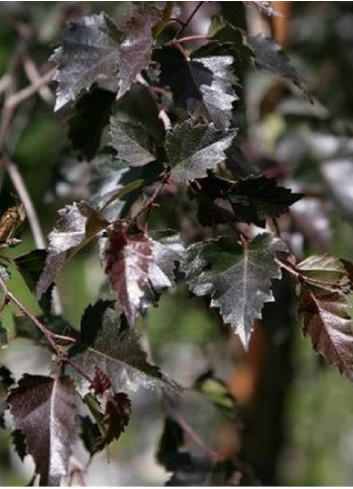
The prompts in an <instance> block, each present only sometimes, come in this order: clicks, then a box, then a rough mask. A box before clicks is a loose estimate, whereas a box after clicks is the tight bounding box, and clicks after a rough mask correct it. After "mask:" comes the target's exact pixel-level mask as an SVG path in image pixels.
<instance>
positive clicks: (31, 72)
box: [23, 56, 54, 105]
mask: <svg viewBox="0 0 353 489" xmlns="http://www.w3.org/2000/svg"><path fill="white" fill-rule="evenodd" d="M23 69H24V71H25V73H26V75H27V78H28V80H29V81H30V82H31V83H32V85H34V84H35V83H38V82H39V80H40V79H41V76H40V73H39V71H38V69H37V67H36V65H35V63H34V61H33V60H32V59H31V58H29V57H28V56H25V58H24V60H23ZM38 95H39V96H40V97H41V98H42V99H43V100H44V102H46V103H47V104H50V105H52V104H53V102H54V96H53V94H52V92H51V91H50V90H49V88H48V87H47V86H46V85H44V86H42V87H40V88H39V89H38Z"/></svg>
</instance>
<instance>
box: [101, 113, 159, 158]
mask: <svg viewBox="0 0 353 489" xmlns="http://www.w3.org/2000/svg"><path fill="white" fill-rule="evenodd" d="M110 135H111V141H112V146H113V148H114V149H115V150H116V151H117V153H118V154H117V156H118V158H119V159H121V160H123V161H126V162H127V163H128V164H129V165H131V166H143V165H146V164H147V163H149V162H151V161H153V160H155V159H156V156H155V150H154V148H153V142H152V140H151V138H150V136H148V134H147V132H146V131H145V129H144V128H143V126H141V125H136V124H132V123H131V122H123V121H119V120H118V119H115V118H112V119H111V122H110Z"/></svg>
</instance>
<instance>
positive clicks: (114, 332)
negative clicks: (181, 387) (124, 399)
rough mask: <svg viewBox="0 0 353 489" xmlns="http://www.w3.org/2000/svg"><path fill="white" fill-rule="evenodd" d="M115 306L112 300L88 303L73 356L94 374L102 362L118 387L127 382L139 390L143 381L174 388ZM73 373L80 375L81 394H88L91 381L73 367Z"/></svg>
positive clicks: (153, 386)
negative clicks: (150, 361) (91, 304)
mask: <svg viewBox="0 0 353 489" xmlns="http://www.w3.org/2000/svg"><path fill="white" fill-rule="evenodd" d="M112 307H113V305H112V303H111V302H109V301H105V302H104V301H99V302H97V303H96V304H95V305H94V306H88V307H87V309H86V311H85V313H84V315H83V317H82V320H81V337H80V343H79V345H77V346H74V347H73V348H72V349H71V350H70V355H71V356H72V358H73V360H74V361H75V362H76V363H78V364H79V365H80V366H81V367H82V368H83V369H84V371H85V372H86V373H87V375H89V376H90V377H91V378H94V375H95V370H96V366H99V368H100V369H101V370H102V371H103V372H104V373H105V374H106V375H107V376H108V377H109V379H110V381H111V382H112V386H113V389H114V390H115V391H120V390H121V389H123V388H124V386H126V387H128V388H130V389H133V390H136V388H137V387H138V386H140V385H141V386H144V387H146V388H157V387H162V388H166V389H170V388H172V387H173V384H171V383H170V382H169V381H167V379H166V378H165V377H164V376H163V374H162V373H161V372H160V370H159V369H158V368H157V367H155V366H154V365H151V364H150V363H148V362H147V358H146V353H145V352H144V351H143V350H142V349H141V346H140V344H139V338H138V336H137V334H136V333H135V331H134V329H133V328H131V327H129V326H128V324H127V321H126V319H125V317H124V316H123V315H122V316H119V314H118V313H117V312H116V311H115V310H114V309H113V308H112ZM71 375H72V376H73V377H75V379H77V384H78V386H79V389H80V392H81V394H83V395H85V394H86V393H87V392H88V389H89V388H90V385H89V383H88V381H87V380H86V379H83V378H82V377H81V376H78V375H77V373H76V372H74V371H72V374H71Z"/></svg>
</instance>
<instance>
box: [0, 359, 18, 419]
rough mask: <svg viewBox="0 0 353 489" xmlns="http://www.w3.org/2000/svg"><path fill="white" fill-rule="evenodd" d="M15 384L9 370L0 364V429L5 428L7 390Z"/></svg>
mask: <svg viewBox="0 0 353 489" xmlns="http://www.w3.org/2000/svg"><path fill="white" fill-rule="evenodd" d="M14 383H15V380H14V378H13V376H12V373H11V372H10V370H9V369H8V368H7V367H5V365H3V364H2V363H0V427H1V428H5V419H4V414H5V411H6V409H7V404H6V398H7V394H8V391H9V388H10V387H11V386H12V385H13V384H14Z"/></svg>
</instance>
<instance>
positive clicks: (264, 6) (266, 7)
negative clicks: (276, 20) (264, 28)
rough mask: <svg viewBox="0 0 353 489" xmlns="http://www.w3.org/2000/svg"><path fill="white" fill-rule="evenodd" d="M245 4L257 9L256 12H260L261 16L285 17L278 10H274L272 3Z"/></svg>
mask: <svg viewBox="0 0 353 489" xmlns="http://www.w3.org/2000/svg"><path fill="white" fill-rule="evenodd" d="M244 3H245V5H247V6H249V7H254V8H256V10H258V11H259V12H260V13H261V14H265V15H267V17H283V15H282V14H281V13H280V12H278V10H276V9H274V8H273V7H272V6H271V4H272V2H268V1H259V0H257V1H255V2H254V1H253V0H252V1H251V2H247V1H244Z"/></svg>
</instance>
